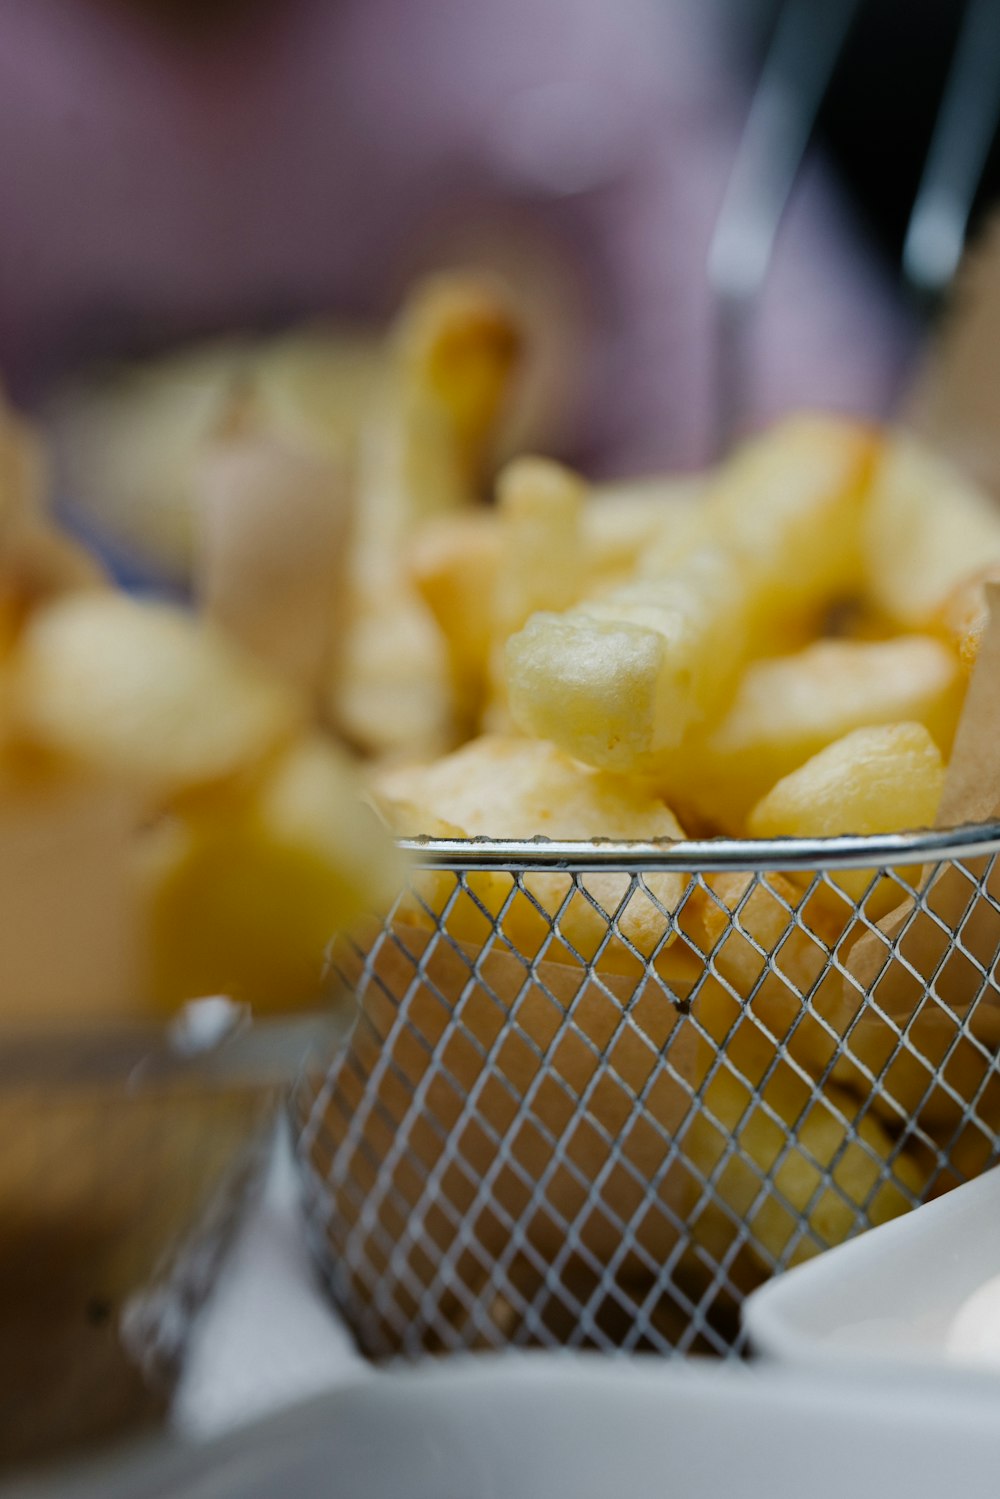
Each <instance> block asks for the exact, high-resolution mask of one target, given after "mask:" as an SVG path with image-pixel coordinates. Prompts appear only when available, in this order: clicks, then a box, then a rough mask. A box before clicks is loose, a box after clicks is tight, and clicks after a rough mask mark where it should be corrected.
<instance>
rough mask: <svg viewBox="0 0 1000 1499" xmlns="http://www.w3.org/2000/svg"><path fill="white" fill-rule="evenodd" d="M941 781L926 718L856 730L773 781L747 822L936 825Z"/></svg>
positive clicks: (837, 828)
mask: <svg viewBox="0 0 1000 1499" xmlns="http://www.w3.org/2000/svg"><path fill="white" fill-rule="evenodd" d="M943 784H944V763H943V761H942V759H941V751H940V749H939V748H938V746H937V745H936V744H935V742H934V740H933V738H932V737H931V734H930V732H929V731H928V729H927V728H925V726H924V725H923V724H921V723H895V724H881V725H877V726H874V727H871V728H864V729H855V730H854V731H853V733H851V734H845V735H844V737H843V738H842V739H837V740H835V741H834V743H833V744H829V745H827V747H826V749H822V750H820V751H819V753H818V754H816V755H814V756H813V757H812V759H810V760H807V761H806V762H805V764H804V765H801V766H799V768H798V769H797V770H793V771H792V772H791V773H790V774H789V775H787V776H785V777H784V778H783V779H782V780H780V781H779V782H778V783H777V785H776V786H773V787H772V788H771V790H770V791H769V792H768V793H767V795H766V796H764V797H762V798H761V800H760V801H759V802H758V803H757V805H756V807H754V809H753V811H752V812H751V813H750V816H749V818H748V819H747V828H748V831H749V832H750V834H751V836H752V837H754V838H808V837H820V838H826V837H833V836H835V835H836V834H838V833H856V834H859V835H864V834H869V833H893V832H902V831H904V830H906V829H909V828H926V827H931V826H932V824H933V822H934V817H935V814H936V812H937V805H938V802H939V801H940V799H941V787H942V785H943ZM845 873H846V871H845Z"/></svg>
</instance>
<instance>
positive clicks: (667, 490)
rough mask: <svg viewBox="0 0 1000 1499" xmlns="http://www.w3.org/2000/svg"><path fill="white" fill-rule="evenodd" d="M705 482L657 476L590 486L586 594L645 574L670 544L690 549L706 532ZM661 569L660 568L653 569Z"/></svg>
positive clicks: (699, 478) (585, 523)
mask: <svg viewBox="0 0 1000 1499" xmlns="http://www.w3.org/2000/svg"><path fill="white" fill-rule="evenodd" d="M706 486H707V481H706V480H705V479H704V478H703V477H702V476H701V475H698V474H695V475H688V474H684V475H674V474H663V475H656V476H653V477H650V478H646V479H626V480H620V481H617V482H610V483H608V482H605V483H602V484H595V485H593V486H592V487H591V489H590V493H589V496H588V499H587V503H586V505H585V506H584V508H583V517H582V523H583V536H584V544H585V547H586V552H587V559H588V573H589V577H590V582H589V585H588V592H594V591H596V589H597V588H601V587H609V586H613V585H614V584H617V583H625V582H627V581H628V580H629V578H630V577H632V576H633V575H637V574H638V575H640V576H641V575H644V574H645V572H646V571H647V569H649V568H650V567H651V566H652V565H653V563H655V560H656V559H657V558H658V557H660V556H661V555H662V554H663V553H664V552H665V551H666V549H667V548H668V547H674V548H676V551H677V552H678V554H679V553H681V552H686V551H689V550H693V549H694V547H693V544H691V545H689V543H688V537H689V536H690V537H691V538H695V537H697V538H698V540H701V539H702V538H703V536H704V519H703V511H704V506H703V504H702V501H703V499H704V494H705V489H706ZM655 570H658V571H663V566H662V564H660V566H659V567H658V568H657V569H655Z"/></svg>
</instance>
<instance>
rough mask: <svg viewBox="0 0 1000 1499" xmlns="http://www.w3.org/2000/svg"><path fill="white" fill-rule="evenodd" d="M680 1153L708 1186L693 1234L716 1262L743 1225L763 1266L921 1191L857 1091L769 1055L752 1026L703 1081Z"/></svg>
mask: <svg viewBox="0 0 1000 1499" xmlns="http://www.w3.org/2000/svg"><path fill="white" fill-rule="evenodd" d="M696 1008H697V1002H696ZM683 1148H684V1152H685V1154H686V1155H687V1157H688V1158H689V1159H690V1160H691V1162H692V1163H693V1164H694V1165H695V1166H696V1168H697V1169H698V1171H699V1172H700V1174H701V1175H703V1176H709V1175H711V1177H712V1179H713V1182H714V1188H713V1195H712V1198H711V1199H710V1200H709V1202H708V1203H707V1205H705V1206H704V1207H703V1208H702V1209H701V1210H700V1211H699V1212H697V1213H695V1214H693V1215H692V1217H691V1219H690V1231H691V1235H692V1239H693V1240H694V1242H695V1243H697V1244H700V1245H701V1246H702V1247H703V1248H705V1249H707V1250H708V1251H709V1252H710V1253H711V1254H712V1256H713V1258H714V1259H715V1260H716V1262H718V1261H719V1260H722V1259H723V1258H724V1257H726V1256H727V1255H731V1254H732V1252H733V1248H734V1245H735V1243H736V1241H737V1238H738V1237H739V1238H742V1236H743V1235H744V1234H745V1233H746V1231H747V1230H748V1229H749V1232H750V1236H751V1238H750V1247H751V1250H752V1252H753V1253H754V1256H755V1258H756V1259H757V1260H758V1263H759V1264H760V1265H761V1268H762V1269H763V1270H764V1271H765V1272H770V1271H772V1270H774V1269H775V1268H776V1267H777V1266H779V1265H780V1266H787V1265H792V1264H798V1263H799V1262H800V1261H802V1260H804V1259H808V1258H810V1257H811V1256H812V1255H814V1254H816V1253H818V1252H819V1251H820V1250H821V1249H827V1248H830V1247H831V1246H832V1245H835V1244H840V1243H842V1242H843V1241H844V1239H847V1238H849V1237H850V1236H851V1235H852V1234H853V1233H855V1232H857V1231H858V1229H860V1228H862V1227H864V1226H866V1225H868V1224H870V1223H883V1222H885V1221H887V1220H888V1219H890V1218H894V1217H898V1216H899V1215H900V1214H901V1213H904V1212H905V1211H906V1210H907V1209H908V1208H909V1207H910V1206H911V1205H912V1202H913V1200H914V1199H915V1198H919V1195H920V1193H921V1191H922V1189H923V1187H924V1175H923V1173H922V1172H921V1170H920V1168H919V1166H918V1164H917V1163H916V1161H914V1160H913V1159H911V1157H910V1156H909V1155H908V1154H907V1153H906V1152H905V1151H901V1150H900V1149H899V1147H898V1146H897V1145H895V1144H894V1142H893V1139H892V1136H891V1135H890V1134H889V1133H888V1132H887V1130H886V1129H885V1127H884V1126H883V1124H882V1123H881V1122H880V1121H879V1120H877V1119H876V1118H874V1117H873V1116H872V1115H871V1114H870V1113H869V1112H867V1111H866V1110H865V1109H864V1108H863V1105H862V1104H861V1103H860V1102H859V1100H858V1099H857V1098H855V1097H853V1096H852V1095H851V1094H850V1093H848V1092H847V1091H845V1090H844V1089H842V1088H838V1087H836V1086H833V1085H830V1084H825V1085H824V1086H823V1087H822V1088H820V1087H819V1086H818V1085H817V1084H816V1083H815V1082H814V1080H813V1079H812V1078H811V1077H810V1076H808V1074H806V1073H805V1072H803V1071H802V1070H801V1069H800V1068H798V1067H797V1066H795V1065H794V1064H793V1063H790V1062H788V1061H786V1060H784V1059H781V1058H777V1059H776V1058H775V1055H774V1047H773V1044H772V1043H771V1042H770V1040H769V1039H768V1038H767V1037H766V1036H764V1035H762V1034H760V1033H759V1032H755V1031H754V1029H753V1027H752V1026H751V1025H745V1026H743V1027H742V1028H741V1029H740V1031H739V1034H738V1035H737V1036H736V1037H735V1038H734V1039H732V1040H731V1041H730V1043H729V1045H728V1046H727V1052H726V1060H725V1061H724V1062H723V1064H722V1065H721V1066H720V1067H719V1068H718V1069H717V1070H715V1071H714V1073H713V1074H712V1076H711V1077H710V1078H709V1080H708V1082H707V1084H706V1086H705V1088H704V1090H703V1108H702V1109H701V1110H700V1111H699V1112H698V1114H697V1115H696V1116H695V1117H694V1118H693V1120H692V1123H691V1127H690V1128H689V1129H688V1130H687V1132H686V1134H685V1137H684V1147H683Z"/></svg>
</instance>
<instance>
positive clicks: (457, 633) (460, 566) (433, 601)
mask: <svg viewBox="0 0 1000 1499" xmlns="http://www.w3.org/2000/svg"><path fill="white" fill-rule="evenodd" d="M499 559H500V528H499V526H498V524H497V516H496V512H495V511H493V510H486V509H485V508H484V509H469V510H461V511H457V512H456V513H454V514H452V515H442V516H438V517H435V518H434V519H433V520H431V521H429V522H427V523H426V524H425V525H423V526H421V527H420V529H419V530H418V531H417V532H416V534H415V535H414V537H413V539H412V542H411V544H410V546H409V548H408V549H407V554H406V566H407V572H408V575H409V578H410V580H411V581H412V582H413V584H414V586H415V587H416V589H417V592H418V593H419V594H420V597H421V598H422V599H423V601H424V603H425V604H426V605H427V607H428V609H429V610H430V612H431V614H432V615H433V617H434V620H435V622H436V624H437V626H438V628H439V629H440V631H441V633H442V635H443V636H444V640H445V643H446V646H447V651H448V657H449V660H450V663H451V677H452V685H453V689H454V696H455V712H456V717H457V720H458V728H459V732H461V731H462V730H463V729H464V730H465V731H466V737H468V736H469V735H471V734H472V733H473V732H474V731H475V726H476V724H477V723H478V721H479V716H480V713H481V711H482V707H483V702H484V699H485V697H486V692H487V680H488V674H489V660H490V647H491V645H492V643H493V620H492V614H491V611H490V609H489V608H488V607H486V601H488V600H489V599H491V598H492V597H493V589H494V585H495V581H496V574H497V568H498V566H499Z"/></svg>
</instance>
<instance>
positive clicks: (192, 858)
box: [143, 736, 403, 1012]
mask: <svg viewBox="0 0 1000 1499" xmlns="http://www.w3.org/2000/svg"><path fill="white" fill-rule="evenodd" d="M402 880H403V863H402V861H401V859H400V858H399V856H398V855H397V853H396V851H395V849H394V847H393V845H392V844H391V842H390V840H389V838H388V836H387V834H386V832H385V829H384V828H383V827H382V826H381V825H380V824H379V823H378V820H377V818H376V817H375V816H374V814H373V813H372V811H371V809H370V808H368V807H366V806H365V805H363V803H362V802H361V800H360V796H359V784H358V782H357V779H356V775H355V771H354V769H353V767H352V766H351V765H350V764H349V762H348V761H347V759H346V758H345V757H344V756H343V754H342V753H341V752H340V751H339V750H337V749H336V748H335V746H333V745H331V744H330V743H329V742H328V741H327V740H325V739H322V738H320V737H318V736H314V737H309V738H306V739H303V740H301V741H299V742H298V743H296V744H295V745H293V746H292V747H291V748H290V749H289V750H288V751H287V752H286V753H285V754H284V755H282V756H280V757H279V758H278V759H277V760H276V761H275V762H274V764H273V766H271V767H270V768H269V769H268V771H267V772H266V774H265V775H264V776H263V778H262V779H261V780H260V781H259V783H258V784H257V785H256V786H255V787H254V788H253V789H252V790H251V791H250V792H249V793H248V792H246V791H241V792H234V793H233V794H231V795H230V796H228V797H227V796H225V795H216V796H212V797H207V798H202V799H200V800H189V802H188V803H187V804H186V805H185V806H184V807H183V808H182V809H181V810H179V811H178V812H177V813H175V814H174V815H173V816H172V817H171V818H170V819H169V820H168V821H167V822H165V823H163V824H161V825H159V826H158V827H156V828H155V829H153V831H152V832H151V834H150V835H149V839H148V843H147V847H146V849H145V851H144V858H143V883H144V887H145V891H146V899H147V903H148V917H147V928H148V939H149V940H148V965H149V971H148V974H147V976H146V977H147V984H148V987H149V989H150V992H151V993H152V995H153V997H154V1000H155V1002H156V1004H157V1005H159V1006H161V1007H162V1008H164V1009H167V1010H170V1009H173V1008H175V1007H176V1006H177V1005H178V1004H181V1003H184V1002H185V1001H187V1000H190V999H193V998H197V997H199V996H204V995H209V994H226V995H228V996H229V997H230V998H233V999H236V1000H239V1001H244V1002H246V1003H249V1004H252V1005H253V1006H254V1007H255V1008H256V1009H259V1010H262V1011H265V1012H267V1011H276V1010H292V1009H296V1008H298V1007H301V1006H302V1005H308V1004H312V1003H315V1002H316V1000H317V999H318V998H319V997H320V995H321V993H322V989H323V979H324V972H325V966H326V953H327V949H328V947H329V944H330V942H331V940H332V938H333V937H334V935H335V934H336V933H337V932H338V931H340V930H342V929H343V928H344V927H345V926H347V925H349V924H350V923H351V922H352V921H354V920H355V919H356V918H357V917H358V916H359V915H361V914H362V913H365V912H368V911H372V910H383V909H386V908H387V907H388V906H389V905H390V904H391V902H392V900H393V898H394V896H395V895H396V894H397V892H398V890H399V888H400V886H401V884H402Z"/></svg>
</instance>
